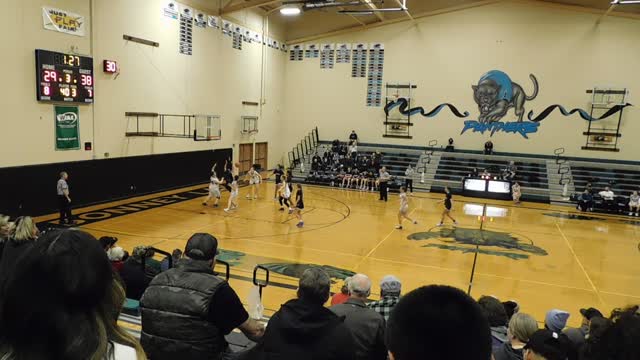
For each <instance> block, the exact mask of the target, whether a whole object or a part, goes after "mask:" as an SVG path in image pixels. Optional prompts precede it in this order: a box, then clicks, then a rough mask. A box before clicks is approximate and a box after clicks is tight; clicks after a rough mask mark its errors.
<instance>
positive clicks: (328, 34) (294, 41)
mask: <svg viewBox="0 0 640 360" xmlns="http://www.w3.org/2000/svg"><path fill="white" fill-rule="evenodd" d="M503 1H505V0H480V1H476V2H472V3H468V4H462V5H458V6H452V7H448V8H445V9H438V10H434V11H427V12H423V13H419V14H413V15H412V16H413V18H414V19H419V18H424V17H428V16H434V15H440V14H446V13H450V12H455V11H460V10H465V9H471V8H474V7H479V6H485V5H489V4H496V3H501V2H503ZM404 21H409V19H407V18H404V17H402V18H398V19H391V20H385V21H379V22H375V23H372V24H367V25H365V26H350V27H347V28H343V29H339V30H334V31H329V32H326V33H322V34H317V35H311V36H305V37H302V38H297V39H291V40H287V42H286V43H287V45H292V44H298V43H301V42H306V41H312V40H317V39H322V38H327V37H331V36H336V35H344V34H349V33H353V32H357V31H363V30H368V29H373V28H377V27H380V26H385V25H390V24H397V23H401V22H404Z"/></svg>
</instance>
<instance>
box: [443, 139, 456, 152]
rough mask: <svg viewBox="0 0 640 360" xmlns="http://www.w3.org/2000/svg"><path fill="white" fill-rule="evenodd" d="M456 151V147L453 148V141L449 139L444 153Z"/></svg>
mask: <svg viewBox="0 0 640 360" xmlns="http://www.w3.org/2000/svg"><path fill="white" fill-rule="evenodd" d="M454 150H455V148H454V146H453V139H452V138H449V141H448V144H447V147H445V148H444V151H446V152H453V151H454Z"/></svg>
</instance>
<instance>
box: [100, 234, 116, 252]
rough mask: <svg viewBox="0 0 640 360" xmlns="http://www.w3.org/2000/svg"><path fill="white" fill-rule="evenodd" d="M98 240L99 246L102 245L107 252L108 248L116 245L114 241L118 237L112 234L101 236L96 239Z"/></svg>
mask: <svg viewBox="0 0 640 360" xmlns="http://www.w3.org/2000/svg"><path fill="white" fill-rule="evenodd" d="M98 241H99V242H100V246H102V248H103V249H104V251H107V252H108V251H109V249H111V248H112V247H114V246H116V243H117V242H118V238H116V237H113V236H103V237H101V238H100V239H98Z"/></svg>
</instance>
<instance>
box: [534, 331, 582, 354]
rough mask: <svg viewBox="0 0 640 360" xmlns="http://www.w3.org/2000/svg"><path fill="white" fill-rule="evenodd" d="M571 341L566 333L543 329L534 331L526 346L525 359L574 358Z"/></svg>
mask: <svg viewBox="0 0 640 360" xmlns="http://www.w3.org/2000/svg"><path fill="white" fill-rule="evenodd" d="M572 353H574V352H573V349H572V348H571V342H570V341H569V339H568V338H567V336H566V335H564V334H562V333H558V332H555V331H551V330H547V329H541V330H538V331H536V332H535V333H533V335H531V338H530V339H529V342H528V343H527V345H526V346H525V347H524V359H525V360H566V359H569V360H573V358H572V357H570V355H571V354H572Z"/></svg>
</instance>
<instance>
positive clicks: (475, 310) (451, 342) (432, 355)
mask: <svg viewBox="0 0 640 360" xmlns="http://www.w3.org/2000/svg"><path fill="white" fill-rule="evenodd" d="M386 343H387V346H388V348H389V355H390V356H389V358H390V359H391V360H436V359H438V360H445V359H447V360H454V359H455V360H489V359H490V358H491V333H490V331H489V324H488V322H487V318H486V317H485V315H484V314H483V312H482V309H481V308H480V306H479V305H478V303H477V302H475V301H474V300H473V299H472V298H471V297H469V296H468V295H467V294H465V293H464V292H462V291H461V290H459V289H456V288H453V287H450V286H443V285H431V286H424V287H421V288H418V289H416V290H413V291H412V292H410V293H408V294H407V295H405V296H403V297H402V298H401V299H400V302H398V305H396V307H395V309H394V310H393V312H392V313H391V317H390V318H389V324H388V326H387V330H386Z"/></svg>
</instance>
